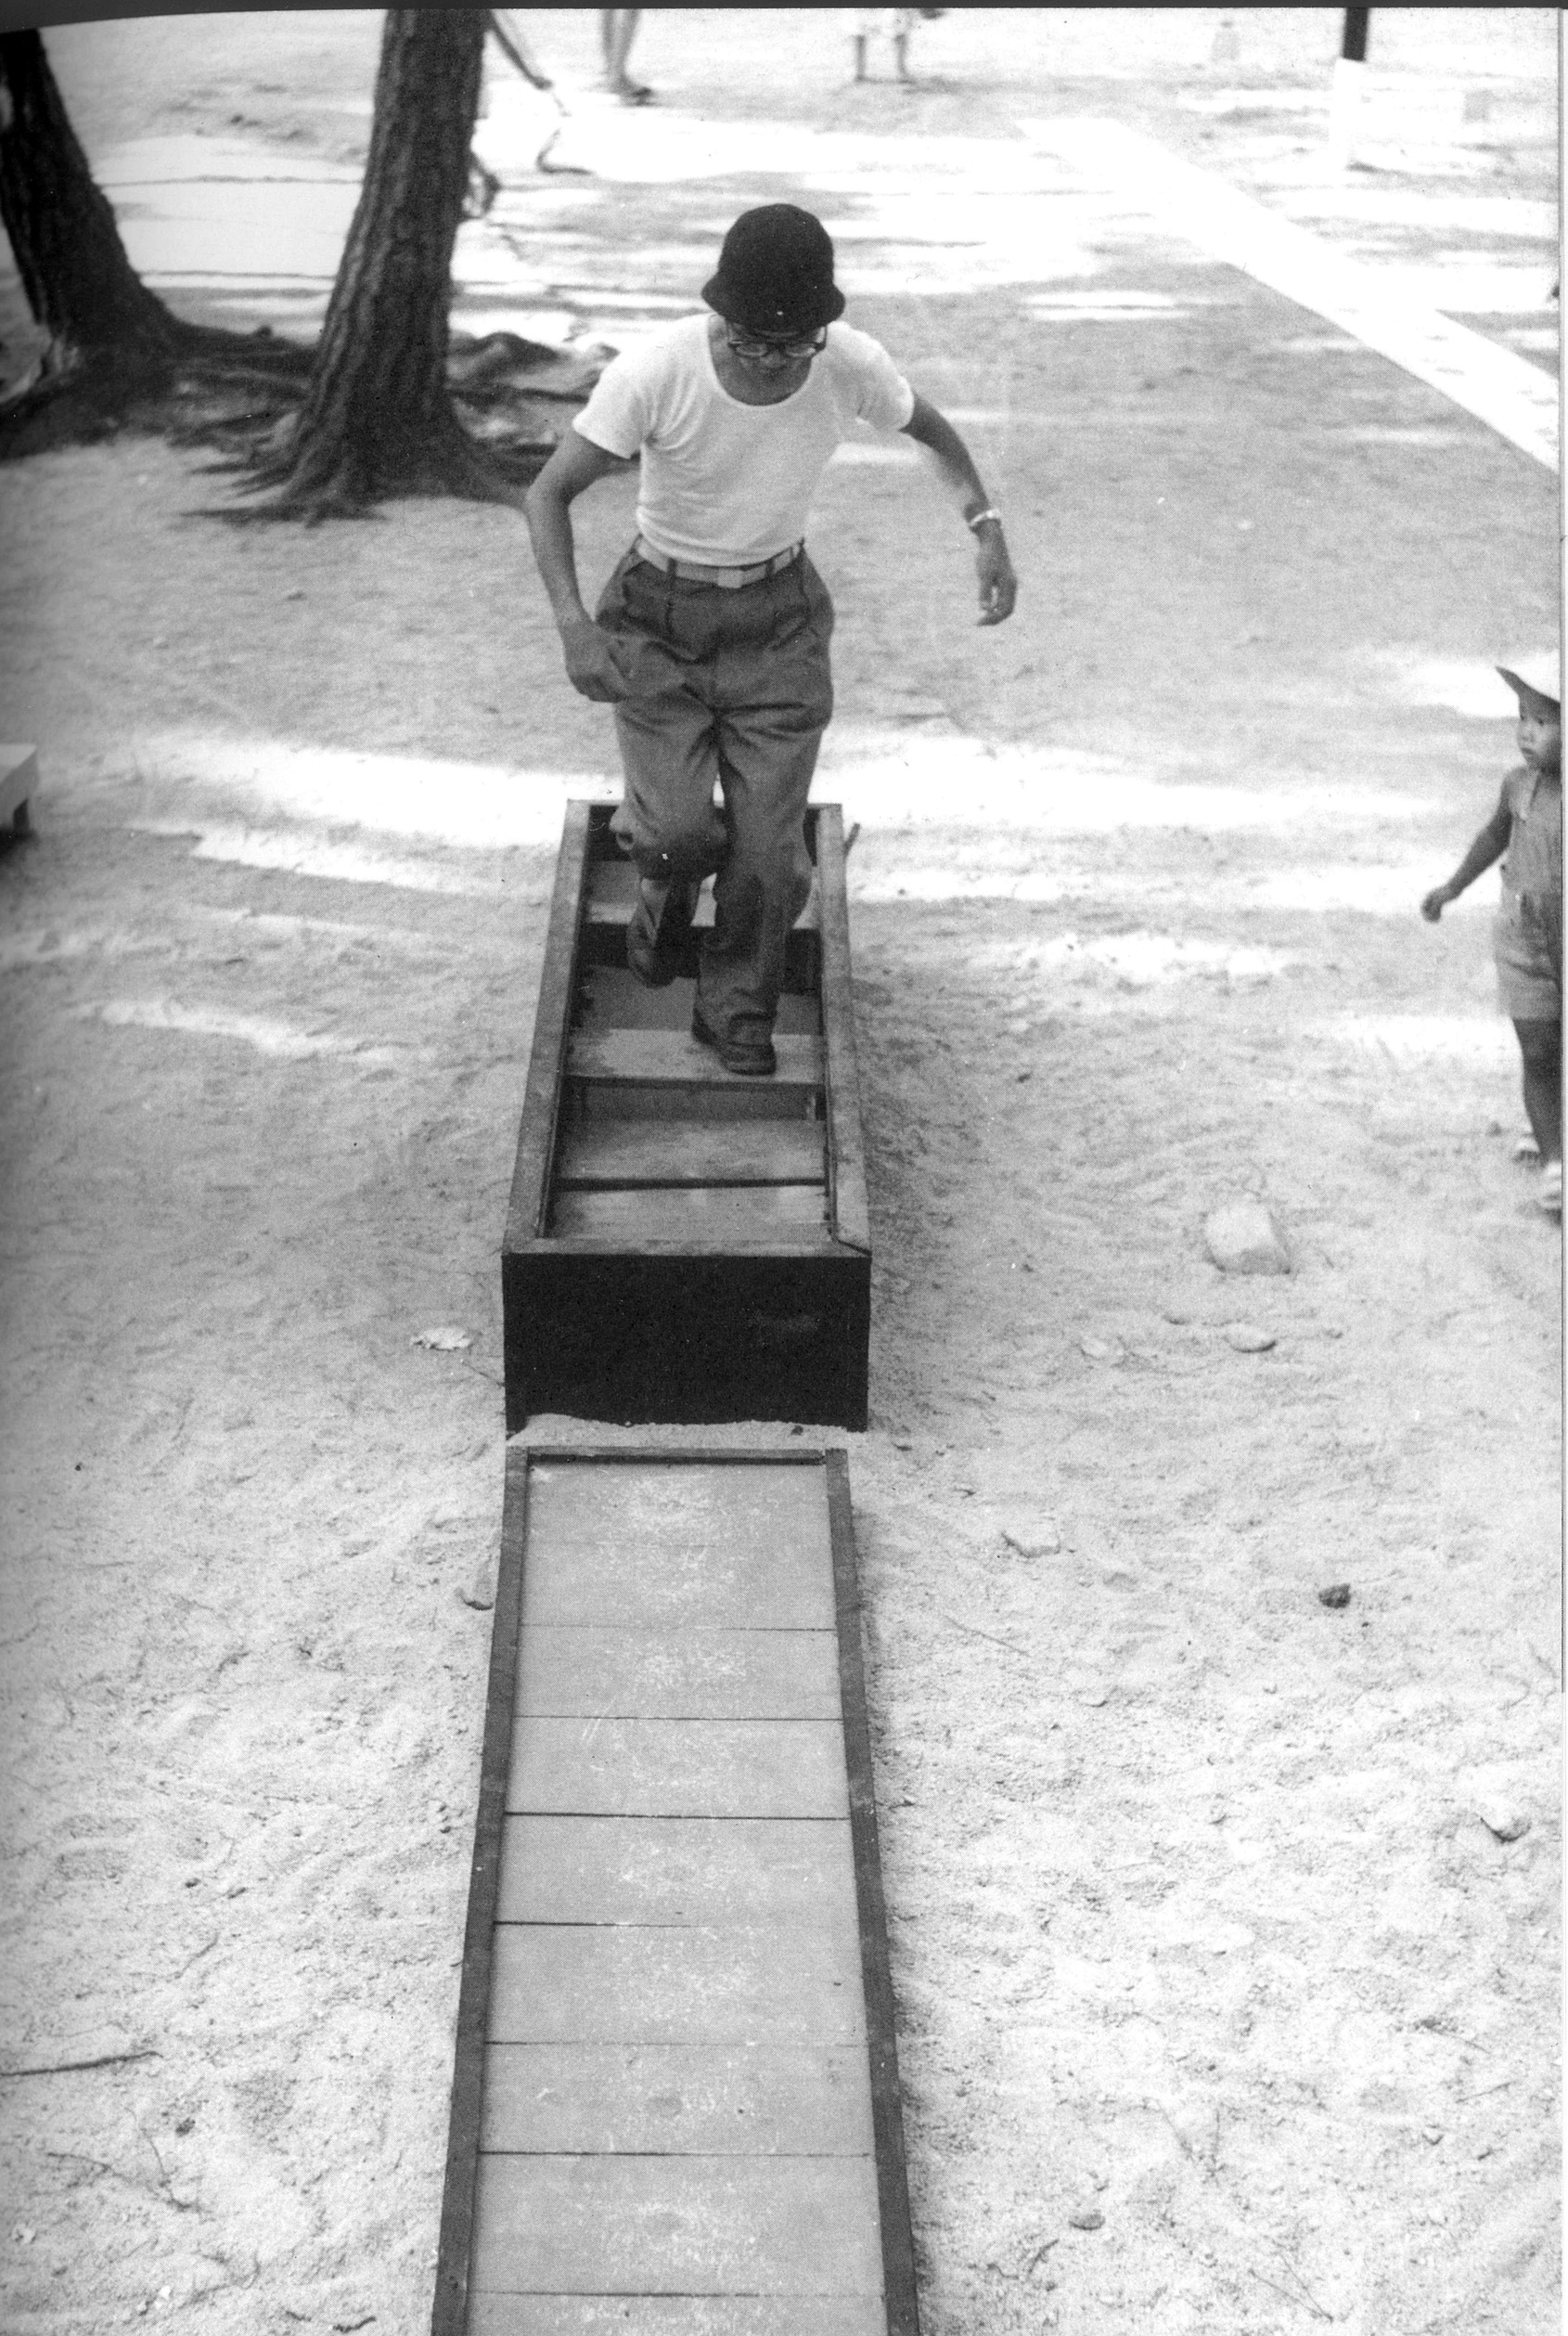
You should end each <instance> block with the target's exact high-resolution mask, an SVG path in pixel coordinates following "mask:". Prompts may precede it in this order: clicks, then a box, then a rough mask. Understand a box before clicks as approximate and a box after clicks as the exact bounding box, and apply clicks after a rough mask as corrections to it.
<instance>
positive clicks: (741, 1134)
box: [555, 1119, 827, 1193]
mask: <svg viewBox="0 0 1568 2336" xmlns="http://www.w3.org/2000/svg"><path fill="white" fill-rule="evenodd" d="M824 1135H825V1129H824V1124H823V1122H822V1121H821V1120H820V1119H749V1120H730V1121H727V1122H720V1123H719V1124H718V1125H716V1126H715V1125H714V1123H713V1121H712V1120H704V1119H581V1120H578V1121H577V1122H576V1123H575V1124H574V1125H573V1126H572V1127H569V1128H563V1129H562V1130H561V1136H560V1142H559V1146H558V1149H557V1165H556V1179H555V1181H556V1189H557V1191H558V1193H559V1192H572V1191H575V1190H579V1189H592V1188H594V1187H596V1186H610V1187H612V1188H613V1187H626V1186H632V1185H643V1184H651V1185H666V1184H674V1185H684V1184H697V1185H724V1184H739V1185H746V1184H809V1185H815V1186H816V1188H817V1190H818V1191H820V1190H821V1189H822V1187H823V1185H824V1183H825V1182H826V1179H827V1150H826V1144H825V1142H824Z"/></svg>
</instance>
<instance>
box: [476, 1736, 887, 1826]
mask: <svg viewBox="0 0 1568 2336" xmlns="http://www.w3.org/2000/svg"><path fill="white" fill-rule="evenodd" d="M507 1810H508V1814H520V1815H521V1814H528V1815H535V1816H548V1815H551V1814H559V1815H562V1816H604V1817H636V1816H649V1817H657V1816H665V1817H842V1816H843V1815H845V1814H846V1813H847V1803H846V1801H845V1800H844V1782H843V1757H842V1747H841V1744H840V1739H839V1734H838V1727H837V1723H836V1722H833V1721H829V1720H644V1719H635V1720H598V1719H593V1720H584V1719H577V1718H572V1719H561V1720H547V1719H522V1720H519V1721H518V1723H517V1724H516V1728H515V1730H514V1732H513V1736H512V1765H511V1775H510V1779H509V1781H508V1786H507Z"/></svg>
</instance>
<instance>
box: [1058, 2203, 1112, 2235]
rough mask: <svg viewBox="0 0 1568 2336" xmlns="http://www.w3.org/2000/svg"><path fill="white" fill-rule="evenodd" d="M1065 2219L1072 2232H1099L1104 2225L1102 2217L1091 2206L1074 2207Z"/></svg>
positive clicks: (1097, 2208)
mask: <svg viewBox="0 0 1568 2336" xmlns="http://www.w3.org/2000/svg"><path fill="white" fill-rule="evenodd" d="M1067 2219H1068V2221H1069V2222H1070V2223H1071V2224H1072V2226H1073V2229H1074V2230H1100V2229H1102V2228H1103V2227H1104V2224H1105V2217H1104V2215H1103V2214H1102V2213H1100V2211H1099V2207H1098V2206H1093V2205H1084V2206H1075V2207H1074V2208H1073V2212H1072V2213H1070V2214H1069V2215H1068V2217H1067Z"/></svg>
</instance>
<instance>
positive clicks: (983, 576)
mask: <svg viewBox="0 0 1568 2336" xmlns="http://www.w3.org/2000/svg"><path fill="white" fill-rule="evenodd" d="M904 434H905V436H906V438H913V439H914V441H915V443H916V444H917V445H921V446H926V447H929V449H930V450H931V452H932V455H934V457H935V458H936V467H937V469H938V471H940V472H941V474H942V480H943V484H945V487H946V488H947V491H948V493H949V494H950V495H951V496H952V497H953V500H954V501H955V502H956V503H957V504H958V509H959V510H961V511H962V513H963V515H964V522H965V524H966V525H967V524H968V523H969V522H970V520H972V519H974V518H976V517H977V516H978V514H979V513H980V512H982V511H983V510H989V508H990V497H989V496H988V495H987V494H986V492H985V488H984V486H983V484H982V482H981V476H980V473H979V471H977V470H976V469H975V467H974V459H973V457H972V456H971V455H970V450H969V448H968V446H966V445H965V444H964V442H963V440H962V439H961V438H960V437H959V435H958V432H957V431H956V430H955V429H954V427H953V425H952V423H951V422H950V421H949V420H948V419H947V417H946V415H945V414H944V413H941V412H939V411H938V409H937V408H936V407H934V406H933V405H932V403H931V401H930V400H929V399H928V398H924V397H922V396H921V395H920V394H919V390H917V391H916V392H915V410H914V412H913V413H912V414H911V415H910V417H909V419H908V420H907V421H906V423H905V425H904ZM974 546H975V549H974V567H975V574H976V575H977V577H978V578H979V581H980V611H981V614H980V621H981V623H982V624H983V625H1000V624H1002V623H1003V622H1004V621H1005V620H1006V619H1007V618H1008V617H1009V616H1010V615H1011V614H1012V612H1013V606H1014V603H1015V602H1016V600H1017V599H1018V578H1017V576H1016V575H1015V574H1013V565H1012V561H1011V560H1010V559H1009V556H1008V545H1007V537H1006V536H1004V535H1003V533H1002V523H1001V521H1000V520H999V519H995V518H993V519H986V520H984V521H983V522H982V523H981V525H980V526H979V527H977V528H976V529H975V530H974Z"/></svg>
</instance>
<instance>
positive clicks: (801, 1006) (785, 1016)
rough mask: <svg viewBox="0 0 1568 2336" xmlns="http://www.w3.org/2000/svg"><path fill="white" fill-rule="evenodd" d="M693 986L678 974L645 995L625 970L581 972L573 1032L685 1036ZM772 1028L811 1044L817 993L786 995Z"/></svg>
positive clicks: (818, 1011) (816, 1028)
mask: <svg viewBox="0 0 1568 2336" xmlns="http://www.w3.org/2000/svg"><path fill="white" fill-rule="evenodd" d="M696 995H697V984H696V981H695V980H694V979H693V977H692V976H691V975H690V974H677V976H676V977H675V980H674V981H673V982H670V983H668V984H667V985H666V986H665V987H664V988H662V989H649V987H648V985H647V983H646V982H640V981H638V979H637V977H636V974H634V973H631V972H629V971H628V969H627V968H626V967H625V966H624V965H589V966H585V968H584V970H583V972H582V974H581V976H580V977H579V981H578V987H577V998H576V1004H575V1009H574V1017H573V1024H572V1026H573V1028H574V1029H578V1030H583V1031H586V1032H588V1033H589V1034H590V1035H592V1036H594V1037H598V1035H599V1033H600V1032H602V1031H605V1030H687V1029H689V1028H690V1026H691V1008H692V1003H693V1000H695V998H696ZM774 1027H775V1028H776V1029H778V1030H781V1031H782V1032H783V1033H784V1035H785V1036H786V1038H815V1037H816V1036H817V1034H818V1033H819V1032H820V1030H821V1028H822V1008H821V1003H820V1001H819V1000H818V999H817V998H816V994H815V992H813V991H810V990H801V989H787V990H786V991H785V992H784V994H783V996H782V997H781V998H780V999H779V1000H778V1015H777V1018H776V1020H775V1023H774Z"/></svg>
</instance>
